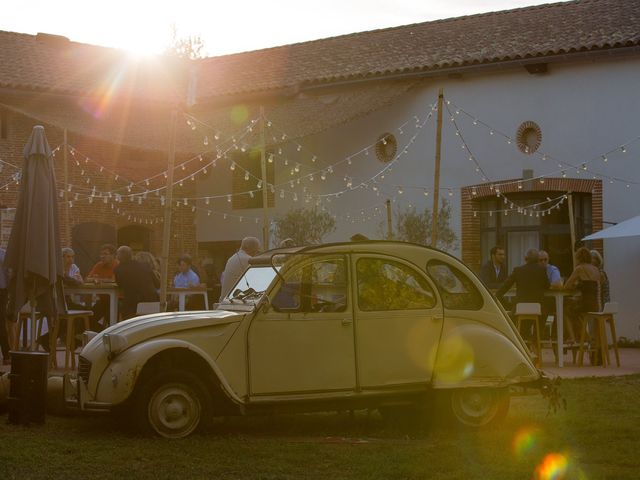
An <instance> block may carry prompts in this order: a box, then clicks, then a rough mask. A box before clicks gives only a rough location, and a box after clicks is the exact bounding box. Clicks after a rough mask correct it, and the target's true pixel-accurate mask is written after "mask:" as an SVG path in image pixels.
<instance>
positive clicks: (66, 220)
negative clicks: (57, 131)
mask: <svg viewBox="0 0 640 480" xmlns="http://www.w3.org/2000/svg"><path fill="white" fill-rule="evenodd" d="M63 138H64V143H63V148H64V153H63V165H62V171H63V176H64V225H65V232H66V234H67V236H66V239H65V240H66V241H65V243H66V244H67V245H68V246H69V247H70V246H71V243H72V242H71V240H72V239H71V225H70V224H69V191H68V190H69V141H68V138H67V129H66V128H65V129H64V130H63Z"/></svg>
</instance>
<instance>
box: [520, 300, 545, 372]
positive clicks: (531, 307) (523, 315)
mask: <svg viewBox="0 0 640 480" xmlns="http://www.w3.org/2000/svg"><path fill="white" fill-rule="evenodd" d="M541 314H542V309H541V307H540V304H539V303H518V304H516V311H515V315H514V316H515V319H516V327H517V328H518V331H520V326H521V324H522V322H523V321H532V322H533V330H534V335H535V336H534V339H533V341H532V343H533V345H534V348H535V353H536V355H537V359H536V366H538V367H539V366H540V364H541V362H542V347H541V344H540V325H539V318H540V315H541Z"/></svg>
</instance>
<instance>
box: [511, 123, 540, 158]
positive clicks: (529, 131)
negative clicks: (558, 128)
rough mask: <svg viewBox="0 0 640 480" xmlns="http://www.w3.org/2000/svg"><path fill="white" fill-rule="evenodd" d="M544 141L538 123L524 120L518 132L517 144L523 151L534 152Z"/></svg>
mask: <svg viewBox="0 0 640 480" xmlns="http://www.w3.org/2000/svg"><path fill="white" fill-rule="evenodd" d="M541 142H542V131H541V130H540V127H539V126H538V124H537V123H535V122H531V121H526V122H523V123H522V124H521V125H520V126H519V127H518V131H517V132H516V144H517V145H518V149H519V150H520V151H521V152H522V153H526V154H532V153H534V152H535V151H536V150H538V148H540V143H541Z"/></svg>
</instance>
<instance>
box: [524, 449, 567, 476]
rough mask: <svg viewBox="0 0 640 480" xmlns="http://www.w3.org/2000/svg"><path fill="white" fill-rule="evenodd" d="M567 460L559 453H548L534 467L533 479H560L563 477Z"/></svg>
mask: <svg viewBox="0 0 640 480" xmlns="http://www.w3.org/2000/svg"><path fill="white" fill-rule="evenodd" d="M568 466H569V460H568V459H567V457H566V456H565V455H563V454H561V453H549V454H547V455H546V456H545V457H544V458H543V459H542V462H540V464H539V465H538V466H537V467H536V471H535V474H534V477H533V478H534V479H535V480H562V479H563V478H565V474H566V473H567V468H568Z"/></svg>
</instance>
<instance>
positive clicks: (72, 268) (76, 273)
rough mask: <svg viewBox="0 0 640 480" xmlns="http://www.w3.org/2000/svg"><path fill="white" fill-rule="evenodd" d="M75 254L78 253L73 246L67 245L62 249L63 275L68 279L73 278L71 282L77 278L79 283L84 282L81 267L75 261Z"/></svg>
mask: <svg viewBox="0 0 640 480" xmlns="http://www.w3.org/2000/svg"><path fill="white" fill-rule="evenodd" d="M75 256H76V254H75V252H74V251H73V249H72V248H69V247H65V248H63V249H62V261H63V275H64V278H65V279H66V280H69V279H71V282H73V281H74V280H75V281H76V282H77V283H83V280H82V275H81V274H80V269H79V268H78V266H77V265H76V264H75V263H73V259H74V258H75Z"/></svg>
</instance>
